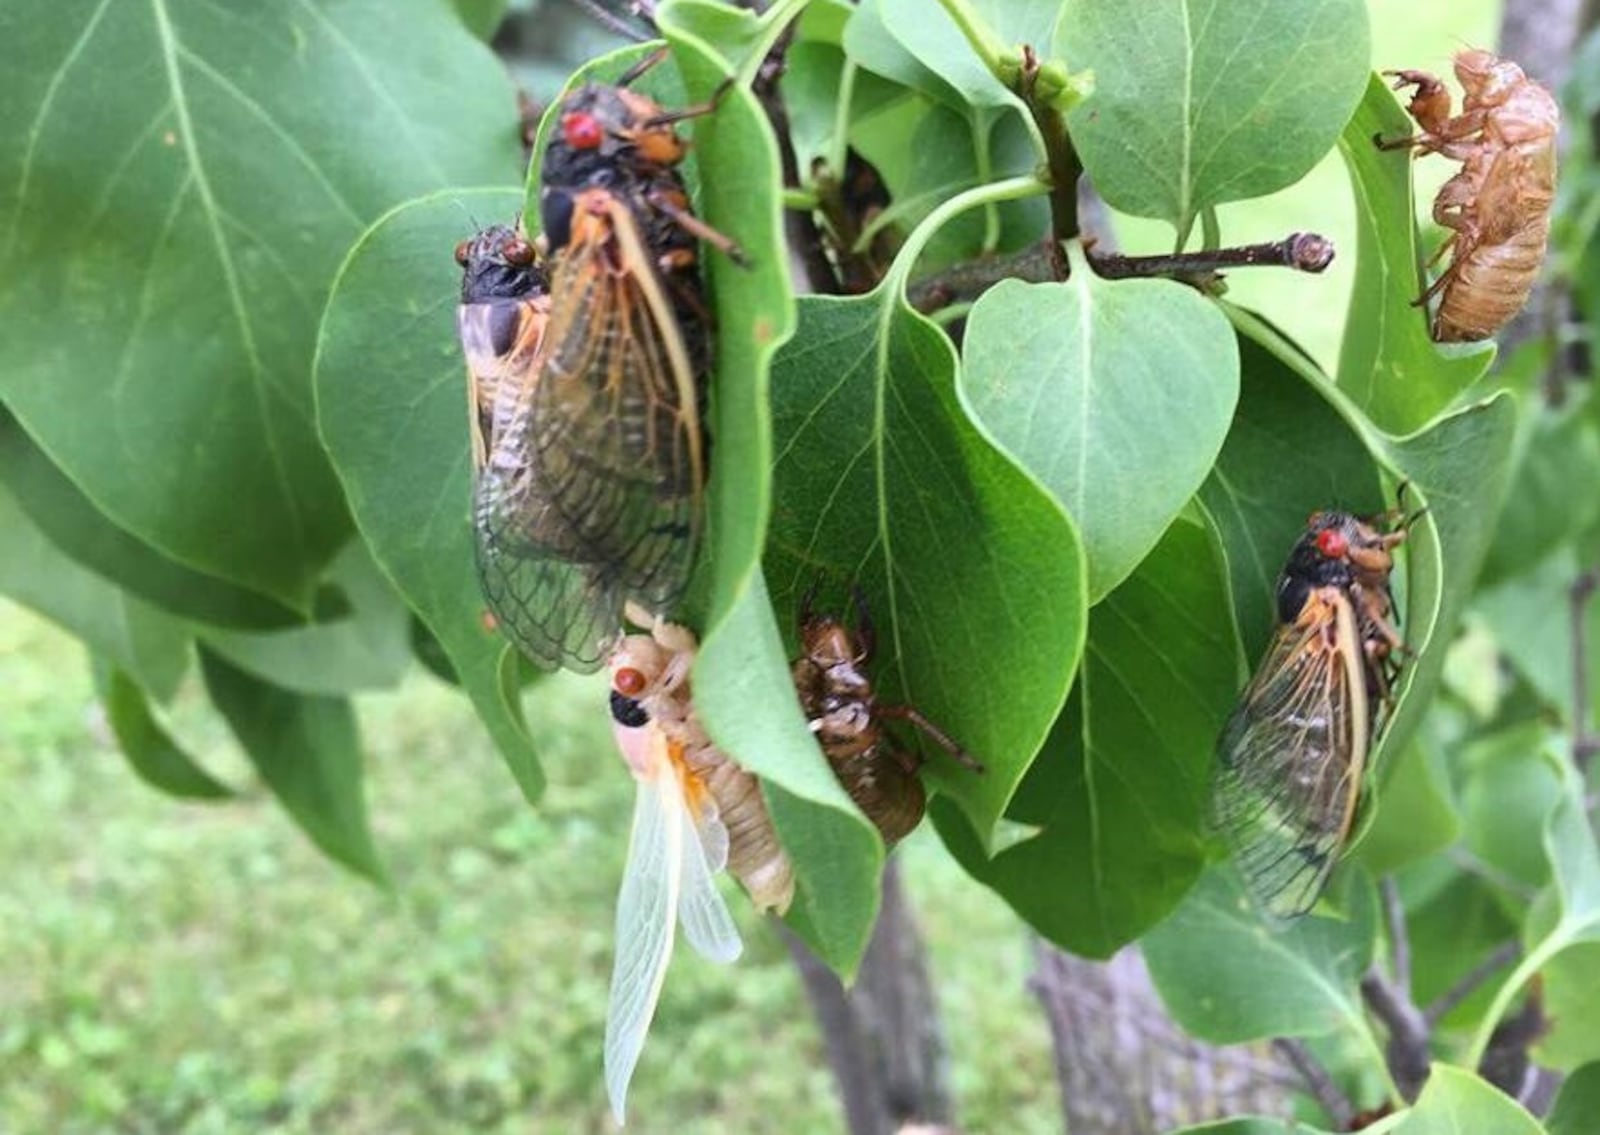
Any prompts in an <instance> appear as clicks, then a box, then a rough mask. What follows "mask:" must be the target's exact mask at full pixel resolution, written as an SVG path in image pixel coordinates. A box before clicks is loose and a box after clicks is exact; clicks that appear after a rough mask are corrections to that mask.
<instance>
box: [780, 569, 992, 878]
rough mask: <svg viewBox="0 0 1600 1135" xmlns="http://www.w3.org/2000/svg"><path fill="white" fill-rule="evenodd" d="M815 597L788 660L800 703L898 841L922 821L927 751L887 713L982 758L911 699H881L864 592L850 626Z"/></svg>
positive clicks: (837, 769) (974, 765)
mask: <svg viewBox="0 0 1600 1135" xmlns="http://www.w3.org/2000/svg"><path fill="white" fill-rule="evenodd" d="M813 590H815V589H813ZM811 603H812V595H811V594H807V596H806V597H805V600H804V601H803V602H802V604H801V608H800V657H799V658H796V659H795V660H794V663H793V665H792V666H791V672H792V673H793V675H794V687H795V690H796V692H798V693H799V695H800V708H801V709H802V710H803V711H804V713H805V715H806V721H807V722H808V723H809V725H810V727H811V732H812V733H813V734H814V735H815V736H816V738H817V742H818V744H820V745H821V746H822V752H823V755H824V756H826V757H827V758H828V764H829V765H831V766H832V767H833V771H834V775H836V776H837V777H838V778H839V783H840V784H842V785H843V786H844V789H845V791H846V792H848V793H849V794H850V798H851V799H852V800H854V801H855V802H856V807H858V808H860V809H861V811H862V812H863V813H865V815H866V817H867V819H869V820H871V821H872V822H873V824H874V825H876V827H877V829H878V832H879V834H880V835H882V836H883V842H884V843H886V844H888V845H890V846H893V845H894V844H895V843H897V842H899V841H900V840H901V839H903V838H905V836H906V835H908V834H909V833H910V832H911V830H912V829H913V828H915V827H916V826H917V824H918V823H920V822H921V820H922V814H923V812H924V810H925V809H926V807H927V795H926V793H925V792H924V790H923V787H922V779H921V777H920V776H919V775H918V771H919V770H920V768H921V767H922V763H923V757H922V754H921V753H920V752H913V751H910V750H907V749H906V748H905V747H903V746H902V745H900V744H899V743H898V742H897V741H896V739H895V738H894V736H893V735H892V734H891V733H890V732H889V731H888V729H887V728H885V725H884V723H885V722H886V721H891V720H894V721H905V722H908V723H910V724H911V725H913V726H915V727H916V728H917V729H918V730H920V731H921V732H922V734H923V735H924V736H926V737H928V738H929V739H931V740H932V741H933V742H934V743H935V744H936V745H938V746H939V747H940V748H941V749H943V750H944V751H945V752H946V753H948V754H950V756H951V757H952V758H954V759H955V760H956V761H958V762H960V763H961V764H963V765H965V766H966V767H968V768H970V769H972V770H973V771H974V772H979V773H981V772H982V771H983V765H982V764H981V763H980V762H979V761H978V760H977V759H976V758H975V757H973V756H972V755H971V754H970V753H968V752H967V751H966V750H965V749H963V748H962V747H961V746H960V745H959V744H957V743H956V742H955V741H954V740H953V739H952V738H951V737H950V736H949V735H948V734H947V733H945V732H944V730H942V729H940V728H939V727H938V726H937V725H935V724H933V722H931V721H929V720H928V719H927V718H926V717H924V716H923V715H922V713H921V712H920V711H918V710H917V709H916V708H915V707H914V706H909V705H884V704H882V703H881V702H879V700H878V697H877V695H876V693H875V692H874V690H873V686H872V679H871V678H870V677H869V676H868V668H869V667H870V666H871V663H872V655H873V648H874V646H875V644H876V640H875V636H874V634H873V630H872V621H871V619H870V617H869V616H868V613H867V608H866V603H865V602H864V601H863V599H862V597H861V594H860V592H857V593H856V595H855V604H856V625H855V627H854V628H853V629H852V628H850V627H847V626H846V625H845V623H844V620H843V619H840V618H838V617H836V616H834V615H821V614H817V613H816V612H815V611H813V610H812V606H811Z"/></svg>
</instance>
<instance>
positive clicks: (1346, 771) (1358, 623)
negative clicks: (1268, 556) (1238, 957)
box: [1213, 511, 1405, 919]
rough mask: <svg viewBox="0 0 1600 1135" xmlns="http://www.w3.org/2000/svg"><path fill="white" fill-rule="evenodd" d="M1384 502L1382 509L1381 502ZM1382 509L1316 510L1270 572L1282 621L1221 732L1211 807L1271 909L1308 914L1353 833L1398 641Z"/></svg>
mask: <svg viewBox="0 0 1600 1135" xmlns="http://www.w3.org/2000/svg"><path fill="white" fill-rule="evenodd" d="M1391 516H1392V514H1391ZM1388 519H1390V516H1385V517H1377V518H1371V519H1367V520H1361V519H1358V518H1356V517H1354V516H1351V515H1350V514H1349V513H1344V512H1332V511H1330V512H1317V513H1313V514H1312V516H1311V518H1310V520H1308V521H1307V523H1306V531H1305V533H1304V534H1303V535H1302V536H1301V537H1300V539H1299V541H1298V542H1297V543H1296V544H1295V546H1294V550H1293V551H1292V552H1291V553H1290V554H1289V562H1288V563H1287V564H1286V565H1285V566H1284V569H1283V574H1281V575H1280V576H1279V577H1278V586H1277V605H1278V630H1277V632H1276V633H1275V634H1274V635H1273V638H1272V642H1271V644H1270V645H1269V646H1268V647H1267V652H1266V655H1265V656H1264V657H1263V658H1262V659H1261V664H1260V665H1259V666H1257V667H1256V671H1255V674H1254V675H1253V676H1252V677H1251V679H1250V683H1249V685H1248V686H1246V687H1245V690H1244V693H1243V695H1241V697H1240V699H1239V704H1238V707H1237V708H1236V709H1235V710H1234V711H1233V715H1232V717H1230V718H1229V719H1228V723H1227V725H1226V726H1225V727H1224V729H1223V731H1222V738H1221V740H1220V741H1219V742H1218V745H1217V753H1218V764H1217V769H1216V781H1215V791H1214V796H1213V810H1214V817H1215V820H1216V823H1217V826H1218V828H1219V829H1220V831H1221V833H1222V835H1223V837H1224V839H1225V840H1226V841H1227V843H1228V845H1229V847H1230V849H1231V851H1232V853H1233V856H1234V858H1235V859H1236V861H1237V862H1238V864H1239V866H1240V869H1241V871H1242V872H1243V874H1244V878H1245V882H1246V885H1247V886H1248V888H1249V890H1250V893H1251V894H1252V895H1253V896H1254V898H1255V899H1256V901H1257V903H1258V904H1259V905H1260V906H1261V907H1262V909H1264V910H1265V911H1266V912H1267V913H1268V914H1270V915H1272V916H1274V917H1276V918H1280V919H1289V918H1294V917H1297V916H1298V915H1301V914H1304V913H1305V912H1306V911H1308V910H1310V909H1311V907H1312V906H1313V905H1314V904H1315V903H1316V901H1317V898H1318V897H1319V896H1320V895H1321V894H1322V890H1323V888H1324V887H1325V886H1326V885H1327V881H1328V876H1329V875H1330V874H1331V873H1332V871H1333V867H1334V864H1335V863H1336V862H1337V861H1338V858H1339V854H1340V852H1341V851H1342V850H1343V848H1344V846H1345V843H1346V841H1347V839H1348V837H1349V835H1350V831H1351V826H1352V824H1353V822H1354V819H1355V815H1356V806H1357V804H1358V803H1359V801H1360V798H1361V784H1362V778H1363V775H1364V774H1365V772H1366V766H1367V756H1368V754H1369V753H1370V752H1371V750H1372V743H1373V739H1374V737H1375V736H1376V735H1377V732H1378V730H1380V729H1381V728H1382V725H1383V723H1384V720H1385V718H1386V716H1387V710H1388V704H1389V690H1390V687H1391V685H1392V683H1393V681H1394V678H1395V676H1396V673H1397V670H1398V666H1399V655H1400V654H1401V653H1402V652H1403V650H1404V645H1403V643H1402V642H1401V639H1400V635H1399V632H1398V631H1397V630H1396V629H1395V623H1394V618H1395V615H1394V612H1395V606H1394V595H1393V593H1392V591H1391V590H1390V586H1389V576H1390V573H1391V571H1392V570H1393V568H1394V559H1393V556H1392V555H1391V552H1392V550H1393V548H1394V547H1395V546H1396V545H1397V544H1399V543H1400V542H1401V541H1402V540H1404V539H1405V531H1404V529H1403V528H1400V529H1396V530H1395V531H1389V532H1383V531H1380V530H1379V527H1378V525H1380V524H1382V523H1384V521H1386V520H1388Z"/></svg>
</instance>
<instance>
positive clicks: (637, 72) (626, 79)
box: [612, 47, 667, 121]
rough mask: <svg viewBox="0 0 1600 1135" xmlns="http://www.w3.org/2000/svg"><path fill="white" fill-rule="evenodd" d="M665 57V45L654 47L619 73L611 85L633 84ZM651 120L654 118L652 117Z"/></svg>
mask: <svg viewBox="0 0 1600 1135" xmlns="http://www.w3.org/2000/svg"><path fill="white" fill-rule="evenodd" d="M666 57H667V49H666V48H665V47H658V48H656V49H655V50H654V51H652V52H651V53H650V54H649V55H646V56H645V57H644V58H643V59H641V60H639V61H638V62H637V63H635V64H634V65H633V66H632V67H629V68H628V69H627V70H626V71H624V72H623V73H622V74H621V75H619V76H618V77H617V81H616V82H615V83H613V84H612V85H613V86H617V87H631V86H633V84H634V83H636V82H637V81H638V80H639V79H640V78H642V77H643V76H644V75H645V74H646V73H647V72H648V71H650V70H651V69H652V68H653V67H655V66H657V65H658V64H660V63H661V61H662V60H664V59H665V58H666ZM651 121H654V120H653V119H652V120H651Z"/></svg>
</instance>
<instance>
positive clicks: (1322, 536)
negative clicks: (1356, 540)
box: [1317, 528, 1350, 560]
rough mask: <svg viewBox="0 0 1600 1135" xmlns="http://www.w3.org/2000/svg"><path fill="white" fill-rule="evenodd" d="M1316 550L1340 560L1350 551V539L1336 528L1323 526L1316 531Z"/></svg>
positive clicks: (1329, 557)
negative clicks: (1320, 529)
mask: <svg viewBox="0 0 1600 1135" xmlns="http://www.w3.org/2000/svg"><path fill="white" fill-rule="evenodd" d="M1317 551H1319V552H1321V553H1322V554H1323V555H1324V556H1326V557H1327V558H1328V559H1330V560H1342V559H1344V557H1345V556H1346V555H1347V554H1348V553H1349V551H1350V541H1348V540H1346V539H1345V536H1344V533H1343V532H1340V531H1339V530H1338V529H1337V528H1324V529H1323V530H1322V531H1321V532H1318V533H1317Z"/></svg>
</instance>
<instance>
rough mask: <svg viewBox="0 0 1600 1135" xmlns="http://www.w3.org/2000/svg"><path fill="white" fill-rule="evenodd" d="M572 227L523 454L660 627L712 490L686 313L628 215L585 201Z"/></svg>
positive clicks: (620, 207) (612, 578)
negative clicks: (705, 493)
mask: <svg viewBox="0 0 1600 1135" xmlns="http://www.w3.org/2000/svg"><path fill="white" fill-rule="evenodd" d="M574 214H575V215H574V220H573V227H572V239H571V241H570V243H569V244H568V245H567V246H566V248H565V249H564V251H563V252H562V255H561V257H560V259H559V260H558V262H557V265H556V270H555V277H554V279H553V280H552V284H551V292H552V296H553V306H552V309H551V318H550V329H549V333H548V336H547V345H546V351H545V359H544V364H543V367H542V368H541V374H540V379H539V382H538V384H537V387H536V389H535V391H534V409H533V413H532V415H531V426H532V431H531V435H530V437H529V439H528V443H529V446H530V448H531V451H532V454H533V457H534V462H535V464H536V466H537V468H538V470H539V476H540V481H541V488H542V490H543V492H544V493H545V495H546V497H547V499H548V500H549V502H550V503H551V505H552V507H553V508H555V509H556V510H557V512H558V513H559V514H560V516H561V518H562V520H563V521H564V522H565V523H566V524H567V525H569V526H570V527H571V530H572V531H573V532H574V533H575V534H576V536H577V538H578V539H579V541H580V542H581V543H582V544H583V545H584V546H585V547H586V548H588V549H590V551H591V553H592V555H593V558H594V559H595V561H596V562H597V563H600V564H603V565H604V566H605V568H606V569H607V577H606V580H607V583H608V585H609V586H612V587H615V588H618V589H620V590H623V591H625V592H626V593H627V594H628V595H629V596H630V597H632V598H636V599H638V600H639V601H640V602H642V603H644V604H645V605H646V606H647V607H649V608H650V609H651V610H652V611H654V612H656V613H665V611H666V609H667V608H668V607H670V606H671V605H672V604H673V603H674V602H676V600H677V599H678V597H679V596H680V595H681V594H682V592H683V588H684V586H685V585H686V584H687V582H688V578H689V571H690V568H691V567H692V565H693V558H694V552H695V545H696V542H697V538H698V535H699V526H700V507H701V502H700V497H701V489H702V483H703V479H704V454H703V452H702V438H701V433H700V409H699V394H698V382H697V380H698V375H697V374H696V373H695V364H694V362H693V356H692V355H691V352H690V351H689V348H688V346H687V341H686V339H685V327H684V321H685V319H686V318H687V312H686V311H685V310H684V309H683V308H681V307H680V306H679V305H677V304H675V303H674V299H673V297H672V296H669V294H668V292H667V289H666V285H665V283H664V282H663V279H662V277H661V275H660V274H659V272H658V271H657V269H656V263H655V253H654V252H653V250H652V248H651V246H650V245H649V243H648V242H647V241H646V240H645V239H644V236H643V234H642V233H641V231H640V228H639V222H638V218H637V217H636V215H635V213H634V211H633V208H632V207H631V206H630V205H629V204H627V203H626V202H625V201H624V200H623V199H621V198H619V197H616V196H613V195H612V194H609V193H607V192H605V191H604V190H589V191H587V192H584V193H582V194H580V195H579V196H578V198H577V200H576V202H575V204H574Z"/></svg>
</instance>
